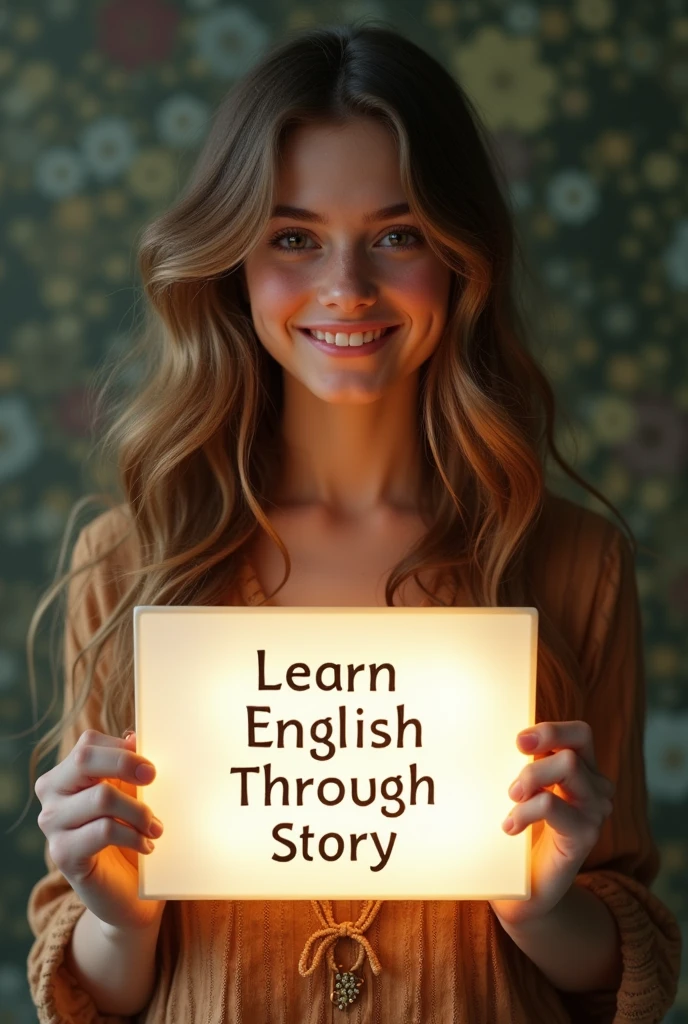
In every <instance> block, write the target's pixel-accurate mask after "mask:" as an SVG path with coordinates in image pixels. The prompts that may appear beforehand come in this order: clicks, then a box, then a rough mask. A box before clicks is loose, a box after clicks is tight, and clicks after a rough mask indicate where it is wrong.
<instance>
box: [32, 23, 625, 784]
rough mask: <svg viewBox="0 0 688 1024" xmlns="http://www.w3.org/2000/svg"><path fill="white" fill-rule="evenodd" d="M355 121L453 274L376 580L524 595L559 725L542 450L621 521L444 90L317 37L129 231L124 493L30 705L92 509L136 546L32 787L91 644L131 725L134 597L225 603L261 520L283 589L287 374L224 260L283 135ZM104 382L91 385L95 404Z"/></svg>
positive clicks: (235, 94)
mask: <svg viewBox="0 0 688 1024" xmlns="http://www.w3.org/2000/svg"><path fill="white" fill-rule="evenodd" d="M354 117H370V118H375V119H376V120H377V121H378V122H380V123H382V124H383V125H385V126H386V127H387V129H388V130H389V131H390V132H391V133H392V136H393V138H394V139H395V142H396V145H397V147H398V155H399V166H400V174H401V181H402V185H403V188H404V191H405V194H406V198H407V200H408V202H409V205H410V207H411V209H412V211H413V213H414V214H416V215H417V217H418V218H419V220H420V223H421V225H422V228H423V231H424V234H425V237H426V240H427V244H429V245H430V246H432V249H433V251H434V252H435V253H436V254H437V256H438V257H439V258H440V259H441V260H443V261H444V263H445V264H446V265H447V266H448V267H450V268H451V270H452V271H453V279H452V290H451V300H450V307H449V313H448V318H447V323H446V329H445V331H444V334H443V337H442V340H441V342H440V344H439V346H438V347H437V349H436V350H435V352H434V353H433V355H432V356H431V357H430V358H429V359H428V360H427V361H426V363H425V364H423V366H422V367H421V368H420V371H419V394H418V410H417V413H418V427H419V431H420V433H421V436H422V439H423V445H424V453H425V460H424V463H425V471H426V473H427V482H426V486H425V490H424V497H425V499H426V504H427V515H428V518H429V522H430V523H431V525H430V527H429V529H428V532H427V534H426V535H425V536H424V538H423V539H422V541H421V542H419V543H418V545H417V546H416V547H415V548H414V550H413V551H412V552H411V553H410V554H409V555H408V556H407V557H406V558H404V559H403V560H402V561H401V562H400V563H399V564H398V565H397V566H395V568H394V569H393V571H392V572H391V573H390V576H389V578H388V580H387V584H386V600H387V603H388V604H390V605H391V604H392V603H393V596H394V593H395V592H396V590H397V588H398V587H399V586H400V585H401V584H402V583H403V582H404V581H405V580H406V579H408V578H409V577H410V576H412V575H413V576H415V579H416V581H417V582H418V584H419V585H421V586H422V584H421V583H420V580H419V579H418V574H419V573H420V572H422V571H424V570H426V569H430V568H433V569H438V570H440V572H441V573H443V574H447V575H448V576H449V577H450V578H452V579H454V580H455V581H458V579H459V577H460V578H461V581H462V585H465V586H466V588H467V590H468V592H469V594H470V595H472V600H473V603H474V604H475V605H476V606H488V607H489V606H498V605H501V606H534V607H538V608H539V609H540V618H539V647H538V706H537V720H538V721H541V720H556V719H559V720H567V719H570V718H573V717H575V716H574V714H573V710H574V704H573V697H574V695H575V692H576V688H577V686H578V685H579V681H578V680H577V675H576V673H577V666H576V663H575V659H574V658H573V655H572V652H571V651H570V649H569V647H568V645H567V643H566V641H565V639H564V638H563V637H562V636H561V633H560V631H559V630H558V629H557V627H556V625H555V623H554V622H552V621H551V620H550V618H549V617H548V616H547V614H546V613H545V610H544V609H543V608H541V606H540V603H539V597H538V595H537V594H534V593H533V592H532V590H531V588H530V587H529V582H528V579H529V574H528V571H527V561H528V558H529V557H530V556H531V555H532V554H533V552H534V551H536V546H537V524H538V521H539V519H540V516H541V513H542V510H543V507H544V503H545V501H546V497H547V491H546V488H545V483H544V473H545V460H546V458H547V456H548V455H551V456H552V458H553V459H554V460H555V461H556V463H557V464H558V465H559V466H560V467H561V469H562V470H563V471H564V472H565V473H566V474H567V475H568V476H569V477H571V478H572V479H574V480H576V481H577V482H578V483H579V484H581V485H582V486H583V487H585V488H586V489H587V490H588V491H589V492H590V493H592V494H594V495H595V496H596V497H597V498H598V499H599V500H600V501H602V502H603V504H605V505H607V506H608V508H610V509H611V510H612V511H613V512H614V513H615V514H616V515H618V516H619V518H620V519H621V520H622V522H623V523H624V526H625V527H626V528H627V531H628V533H629V536H630V537H631V540H632V542H633V544H634V545H635V540H634V538H633V535H632V533H631V531H630V528H629V527H628V524H627V523H626V521H625V519H623V517H622V516H621V515H620V513H618V511H617V509H615V508H614V506H613V505H611V504H610V502H608V501H607V499H606V498H604V497H603V495H602V494H600V492H599V491H597V490H595V488H594V487H591V486H590V485H588V484H587V483H586V482H585V481H584V480H583V479H582V477H580V476H579V475H578V474H577V473H576V472H575V471H574V470H573V469H572V468H571V467H570V466H569V465H568V463H567V462H566V460H565V459H564V458H563V457H562V456H561V454H560V453H559V451H558V450H557V447H556V445H555V441H554V418H555V401H554V395H553V391H552V388H551V386H550V384H549V383H548V381H547V379H546V376H545V375H544V374H543V372H542V370H541V369H540V367H539V366H538V363H537V362H536V359H535V357H534V356H533V355H532V354H531V352H530V351H529V346H528V340H529V335H530V334H531V330H532V329H531V328H530V327H529V326H528V322H527V319H526V315H525V313H524V310H523V308H522V307H521V306H520V304H519V301H518V287H517V286H518V283H519V279H518V277H517V274H521V275H523V274H524V272H525V273H526V274H528V273H529V271H528V268H527V266H526V262H525V259H524V258H523V253H522V251H521V248H520V246H519V242H518V238H517V235H516V232H515V229H514V225H513V223H512V215H511V211H510V208H509V204H508V202H507V200H506V199H505V195H506V191H507V187H506V185H505V182H504V178H503V176H502V172H501V171H500V167H499V161H498V159H497V158H496V157H495V155H494V153H493V152H492V149H491V145H490V140H489V137H488V134H487V131H486V129H485V128H484V127H483V126H482V124H481V121H480V118H479V116H478V114H477V113H476V111H475V109H474V108H473V106H472V104H471V102H470V100H469V99H468V97H467V96H466V94H465V92H464V91H463V89H462V88H461V86H460V85H459V84H458V83H457V82H456V81H455V79H454V78H453V77H452V76H451V75H450V74H449V73H448V71H446V70H445V69H444V68H443V66H442V65H441V64H440V63H439V62H438V61H436V60H435V59H434V58H433V57H432V56H430V55H429V54H428V53H426V52H425V51H424V50H423V49H421V48H420V47H418V46H417V45H415V44H414V43H413V42H411V41H410V40H409V39H407V38H405V37H404V36H402V35H401V34H399V33H398V32H396V31H394V30H392V29H391V28H389V27H387V26H385V25H384V24H382V25H379V24H378V25H376V24H372V23H370V22H368V23H361V22H356V23H353V24H351V25H347V26H341V25H338V26H334V27H319V28H316V29H313V30H310V31H306V32H300V33H295V34H294V35H293V36H292V37H290V38H288V39H287V40H286V41H282V42H280V43H279V44H278V45H276V46H274V47H273V48H272V49H271V50H270V51H269V52H267V53H266V54H265V55H264V56H263V57H262V58H261V59H260V60H259V61H258V62H257V63H256V64H255V65H254V66H253V67H252V68H251V70H250V71H249V72H248V73H247V74H246V75H245V76H244V77H243V78H242V79H241V80H240V81H239V82H238V83H237V84H236V85H235V86H234V87H233V88H232V89H231V91H230V92H229V93H228V94H227V96H226V97H225V98H224V100H223V102H222V103H221V105H220V106H219V108H218V109H217V111H216V114H215V117H214V120H213V123H212V125H211V128H210V131H209V133H208V135H207V137H206V140H205V143H204V145H203V147H202V150H201V152H200V155H199V157H198V159H197V161H196V163H195V166H194V168H193V171H192V173H191V175H190V178H189V181H188V183H187V185H186V187H185V189H184V191H183V192H182V193H181V195H180V197H179V198H178V200H177V201H176V203H175V204H174V205H173V206H172V207H171V208H170V209H168V210H166V211H165V212H164V213H163V214H162V216H160V217H158V218H157V219H156V220H155V221H153V222H152V223H150V224H149V225H148V226H147V227H146V229H145V231H144V232H143V234H142V237H141V241H140V245H139V250H138V267H139V271H140V274H141V278H142V282H143V289H144V293H145V300H146V301H145V324H144V325H143V328H142V330H141V332H140V336H139V337H138V339H137V342H136V344H135V346H134V347H133V349H132V350H131V352H130V354H129V357H128V359H127V362H129V361H131V363H132V365H134V366H136V367H138V368H139V376H138V379H137V382H136V385H135V388H134V393H133V394H131V395H126V396H125V398H124V399H123V400H121V401H120V402H119V403H114V406H113V411H114V413H115V416H114V418H113V422H112V423H111V425H110V426H109V427H108V428H107V429H106V430H105V431H104V433H103V435H102V439H101V441H100V442H99V448H100V449H101V450H102V451H103V452H104V453H107V452H112V453H114V459H115V464H116V467H117V473H118V486H119V487H121V491H122V494H121V497H120V498H119V502H115V501H113V499H112V498H111V497H109V496H108V495H103V494H101V495H94V494H90V495H88V496H87V497H86V498H84V499H82V500H80V501H79V502H77V503H76V504H75V506H74V507H73V509H72V512H71V514H70V516H69V518H68V522H67V526H66V529H65V535H64V538H63V542H62V547H61V551H60V556H59V564H58V572H57V575H56V582H55V583H54V584H53V585H52V586H51V587H50V588H49V589H48V590H47V592H46V593H45V594H44V595H43V596H42V598H41V600H40V602H39V604H38V607H37V608H36V611H35V612H34V615H33V617H32V620H31V623H30V627H29V632H28V637H27V654H28V666H29V681H30V685H31V691H32V700H33V703H34V707H35V704H36V696H35V695H36V683H35V669H34V658H33V654H34V651H33V648H34V640H35V635H36V631H37V628H38V625H39V622H40V620H41V619H42V617H43V615H44V613H45V611H46V610H47V608H48V606H49V605H50V604H51V603H52V602H53V601H54V600H55V598H56V597H57V596H58V595H59V594H61V593H62V592H63V591H64V589H65V587H67V586H68V585H70V582H71V580H72V578H73V576H74V574H75V572H77V571H84V570H86V569H88V568H89V567H90V566H91V565H92V564H95V562H97V561H99V560H102V559H105V558H107V557H109V556H111V555H112V553H113V549H112V548H110V549H108V550H107V551H101V552H100V553H99V558H98V559H96V560H95V561H94V562H93V563H87V564H85V565H83V566H80V567H78V568H77V569H76V570H74V568H72V570H71V571H69V572H67V573H65V572H64V566H65V561H66V553H67V550H68V546H69V545H68V540H69V538H70V537H71V535H72V531H73V529H74V525H75V522H76V520H77V517H78V516H79V515H80V513H81V512H82V510H83V509H84V508H85V507H86V506H87V505H88V504H89V503H90V502H92V501H94V500H96V501H98V500H103V501H104V502H105V503H106V504H110V505H114V504H116V503H124V505H125V507H126V510H127V511H128V518H129V527H128V532H126V531H125V532H123V533H122V536H121V537H120V538H119V539H118V544H119V543H123V542H124V541H126V540H127V539H130V540H135V541H136V544H137V549H138V552H139V558H138V561H139V564H138V565H137V567H136V568H135V569H134V570H133V571H131V572H129V573H127V574H126V577H127V587H126V588H125V590H124V592H123V595H122V598H121V600H120V601H119V602H118V604H117V606H116V608H115V609H114V611H113V613H112V614H111V615H110V616H109V617H108V618H107V619H106V620H105V621H103V622H102V623H101V624H100V625H99V628H98V629H97V630H96V631H95V632H94V633H93V635H92V636H90V637H89V638H88V640H87V642H86V643H85V645H84V647H83V649H82V650H81V651H80V652H79V655H78V658H77V661H76V662H75V664H74V665H73V666H72V667H71V671H72V684H71V685H72V689H73V690H74V691H75V692H76V688H75V687H74V678H75V671H76V667H77V665H78V664H79V663H80V662H81V661H82V660H83V662H84V669H85V671H84V681H83V685H82V686H81V687H80V688H79V691H78V699H76V700H75V703H74V705H73V707H72V708H71V709H69V711H68V712H66V713H65V714H64V715H63V716H62V718H61V720H60V721H59V722H57V723H56V724H55V725H54V726H53V727H52V728H51V729H50V730H49V731H48V732H47V733H46V734H45V735H44V736H42V737H41V739H40V740H39V741H38V742H37V744H36V746H35V748H34V750H33V751H32V755H31V762H30V767H29V772H30V786H31V790H32V792H33V787H34V783H35V779H36V775H37V764H38V762H39V761H40V759H41V758H42V757H45V756H46V755H47V754H48V753H49V752H51V751H52V750H53V749H55V747H56V746H57V745H58V744H59V742H60V739H61V737H62V735H63V734H64V731H65V729H66V728H67V727H68V725H70V724H73V723H74V721H75V719H76V716H77V715H78V714H79V712H80V711H81V709H82V708H83V707H84V705H85V703H86V702H87V701H88V699H89V693H90V690H91V687H92V684H93V678H94V671H95V666H96V663H97V662H98V659H99V658H100V657H101V656H102V652H103V648H104V646H105V645H106V644H108V645H110V650H111V652H112V656H111V658H110V670H109V675H108V679H107V686H106V687H105V689H104V693H103V703H102V708H101V721H102V729H103V731H104V732H106V733H108V734H110V735H117V736H121V734H122V731H123V730H124V729H125V728H126V727H127V726H132V725H133V700H134V678H133V638H132V629H133V625H132V621H133V616H132V610H133V608H134V606H135V605H157V604H199V605H213V604H218V603H221V602H222V595H223V594H226V592H227V586H228V581H229V580H231V579H233V578H234V577H235V575H236V573H237V572H238V570H239V566H240V562H241V559H242V555H243V552H244V551H245V549H246V546H247V544H248V542H249V541H250V539H251V538H252V536H253V535H254V533H255V531H256V530H259V529H261V528H262V529H264V530H265V531H266V532H267V533H268V534H269V536H270V537H271V538H272V540H273V541H274V542H275V543H276V544H277V545H278V546H279V548H280V550H281V551H282V554H283V556H284V560H285V577H284V580H283V582H282V584H280V587H281V586H282V585H283V584H284V582H286V579H287V578H288V575H289V572H290V569H291V563H290V559H289V553H288V551H287V549H286V547H285V545H284V544H283V542H282V541H281V539H280V538H279V537H278V536H277V535H276V533H275V532H274V531H273V529H272V527H271V525H270V523H269V521H268V519H267V518H266V513H265V509H266V507H267V504H268V503H269V500H270V494H271V485H272V480H273V476H272V474H273V470H274V468H275V464H276V456H277V453H278V443H279V425H280V415H281V403H282V376H281V373H282V371H281V368H280V367H279V365H278V364H277V363H276V362H275V360H274V359H272V357H271V356H270V355H269V354H268V353H267V351H266V350H265V349H264V347H263V346H262V345H261V344H260V342H259V340H258V338H257V336H256V334H255V331H254V329H253V324H252V320H251V316H250V309H249V306H248V304H247V302H246V299H245V296H244V293H243V291H242V288H241V282H240V275H239V273H238V271H239V268H240V267H241V265H242V262H243V261H244V259H245V258H246V256H247V254H248V253H249V252H250V251H251V249H252V247H253V246H254V245H255V244H256V242H257V240H258V239H259V237H260V236H261V235H262V233H263V232H264V231H265V229H266V226H267V222H268V220H269V218H270V211H271V209H272V204H273V197H274V194H275V185H276V175H277V172H278V159H279V155H280V153H281V150H282V147H283V144H284V141H285V138H286V136H287V134H288V133H289V131H290V130H291V129H292V128H293V127H294V126H296V125H299V124H305V123H325V122H326V123H328V124H343V123H345V122H346V121H347V120H349V119H351V118H354ZM107 390H108V385H106V386H105V387H104V388H103V389H102V391H99V393H98V403H97V406H98V407H100V406H101V404H104V403H105V394H106V392H107ZM636 546H637V545H636ZM279 589H280V588H278V590H279ZM423 589H425V588H423ZM276 592H277V591H275V593H276ZM272 596H273V595H268V599H269V597H272ZM430 597H431V599H433V600H437V599H436V598H435V597H434V595H432V594H430Z"/></svg>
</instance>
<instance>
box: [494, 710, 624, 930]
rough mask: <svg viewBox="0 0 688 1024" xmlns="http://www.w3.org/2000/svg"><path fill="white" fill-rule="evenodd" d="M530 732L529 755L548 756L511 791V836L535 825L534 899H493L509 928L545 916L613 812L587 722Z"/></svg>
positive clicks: (545, 725)
mask: <svg viewBox="0 0 688 1024" xmlns="http://www.w3.org/2000/svg"><path fill="white" fill-rule="evenodd" d="M526 731H527V732H528V733H534V734H535V735H536V736H537V738H538V744H537V746H536V747H535V748H534V749H533V750H528V751H527V752H528V753H532V754H536V755H537V754H544V755H547V756H543V757H541V758H540V760H537V761H530V762H529V763H528V764H526V765H525V767H524V768H523V771H521V772H520V774H519V775H518V777H517V779H515V780H514V782H513V783H512V785H511V786H510V787H509V795H510V796H511V798H512V800H518V803H517V804H516V806H515V807H514V808H513V809H512V811H511V812H510V816H511V817H513V820H514V826H513V829H512V830H511V832H510V833H509V835H518V833H519V832H521V831H522V830H523V829H524V828H526V827H527V826H528V825H534V826H535V828H534V829H533V839H534V840H535V841H534V844H533V847H532V850H531V895H530V899H529V900H490V901H489V902H490V905H491V907H492V909H493V910H494V912H495V914H496V915H497V917H498V918H499V919H500V920H501V921H502V922H503V923H504V924H510V925H518V924H521V923H523V922H527V921H532V920H534V919H537V918H541V917H544V916H545V915H546V914H548V913H549V912H550V911H551V910H552V909H553V908H554V907H555V906H556V905H557V903H558V902H559V901H560V900H561V898H562V897H563V896H564V895H565V893H566V892H568V890H569V889H570V888H571V886H572V885H573V883H574V881H575V879H576V875H577V874H578V871H579V870H580V867H581V865H582V864H583V862H584V860H585V859H586V857H587V856H588V854H589V853H590V851H591V850H592V848H593V847H594V845H595V843H596V842H597V839H598V837H599V834H600V830H601V828H602V824H603V822H604V821H605V819H606V818H608V817H609V815H610V814H611V812H612V797H613V796H614V794H615V792H616V786H615V784H614V783H613V782H612V780H611V779H608V778H607V777H606V775H602V774H600V772H598V770H597V763H596V761H595V753H594V750H593V737H592V729H591V728H590V726H589V725H588V723H587V722H538V724H537V725H535V726H531V727H530V728H529V729H528V730H526ZM522 735H523V734H521V733H519V735H518V737H517V740H518V741H519V742H520V739H521V736H522ZM521 749H523V748H521ZM552 751H554V753H551V752H552ZM516 782H520V783H521V786H522V788H523V795H522V796H521V797H520V798H519V797H518V795H517V794H516V793H514V788H515V783H516ZM536 835H537V839H535V836H536Z"/></svg>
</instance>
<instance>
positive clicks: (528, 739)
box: [518, 732, 538, 750]
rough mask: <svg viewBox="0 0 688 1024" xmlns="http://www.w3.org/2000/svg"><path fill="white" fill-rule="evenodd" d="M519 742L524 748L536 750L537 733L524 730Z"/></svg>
mask: <svg viewBox="0 0 688 1024" xmlns="http://www.w3.org/2000/svg"><path fill="white" fill-rule="evenodd" d="M518 742H519V744H520V746H521V747H523V749H524V750H535V748H536V747H537V744H538V738H537V733H534V732H524V733H523V735H522V736H519V737H518Z"/></svg>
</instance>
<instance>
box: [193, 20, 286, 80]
mask: <svg viewBox="0 0 688 1024" xmlns="http://www.w3.org/2000/svg"><path fill="white" fill-rule="evenodd" d="M268 41H269V32H268V29H267V26H266V25H264V24H263V23H262V22H260V21H258V20H257V18H255V17H254V15H253V14H251V13H250V11H248V10H247V9H245V8H243V7H223V8H221V9H218V10H217V11H212V12H211V13H210V14H206V15H204V16H203V17H200V18H199V19H198V22H197V24H196V50H197V54H198V56H199V57H201V58H202V59H203V60H204V61H205V62H206V63H207V64H208V66H209V68H210V70H211V71H212V72H213V74H215V75H216V76H217V77H218V78H238V77H239V76H240V75H243V73H244V72H245V71H248V69H249V68H250V67H251V65H252V64H253V63H254V61H255V60H256V59H257V58H258V56H259V55H260V53H261V52H262V51H263V50H264V48H265V47H266V46H267V44H268Z"/></svg>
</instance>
